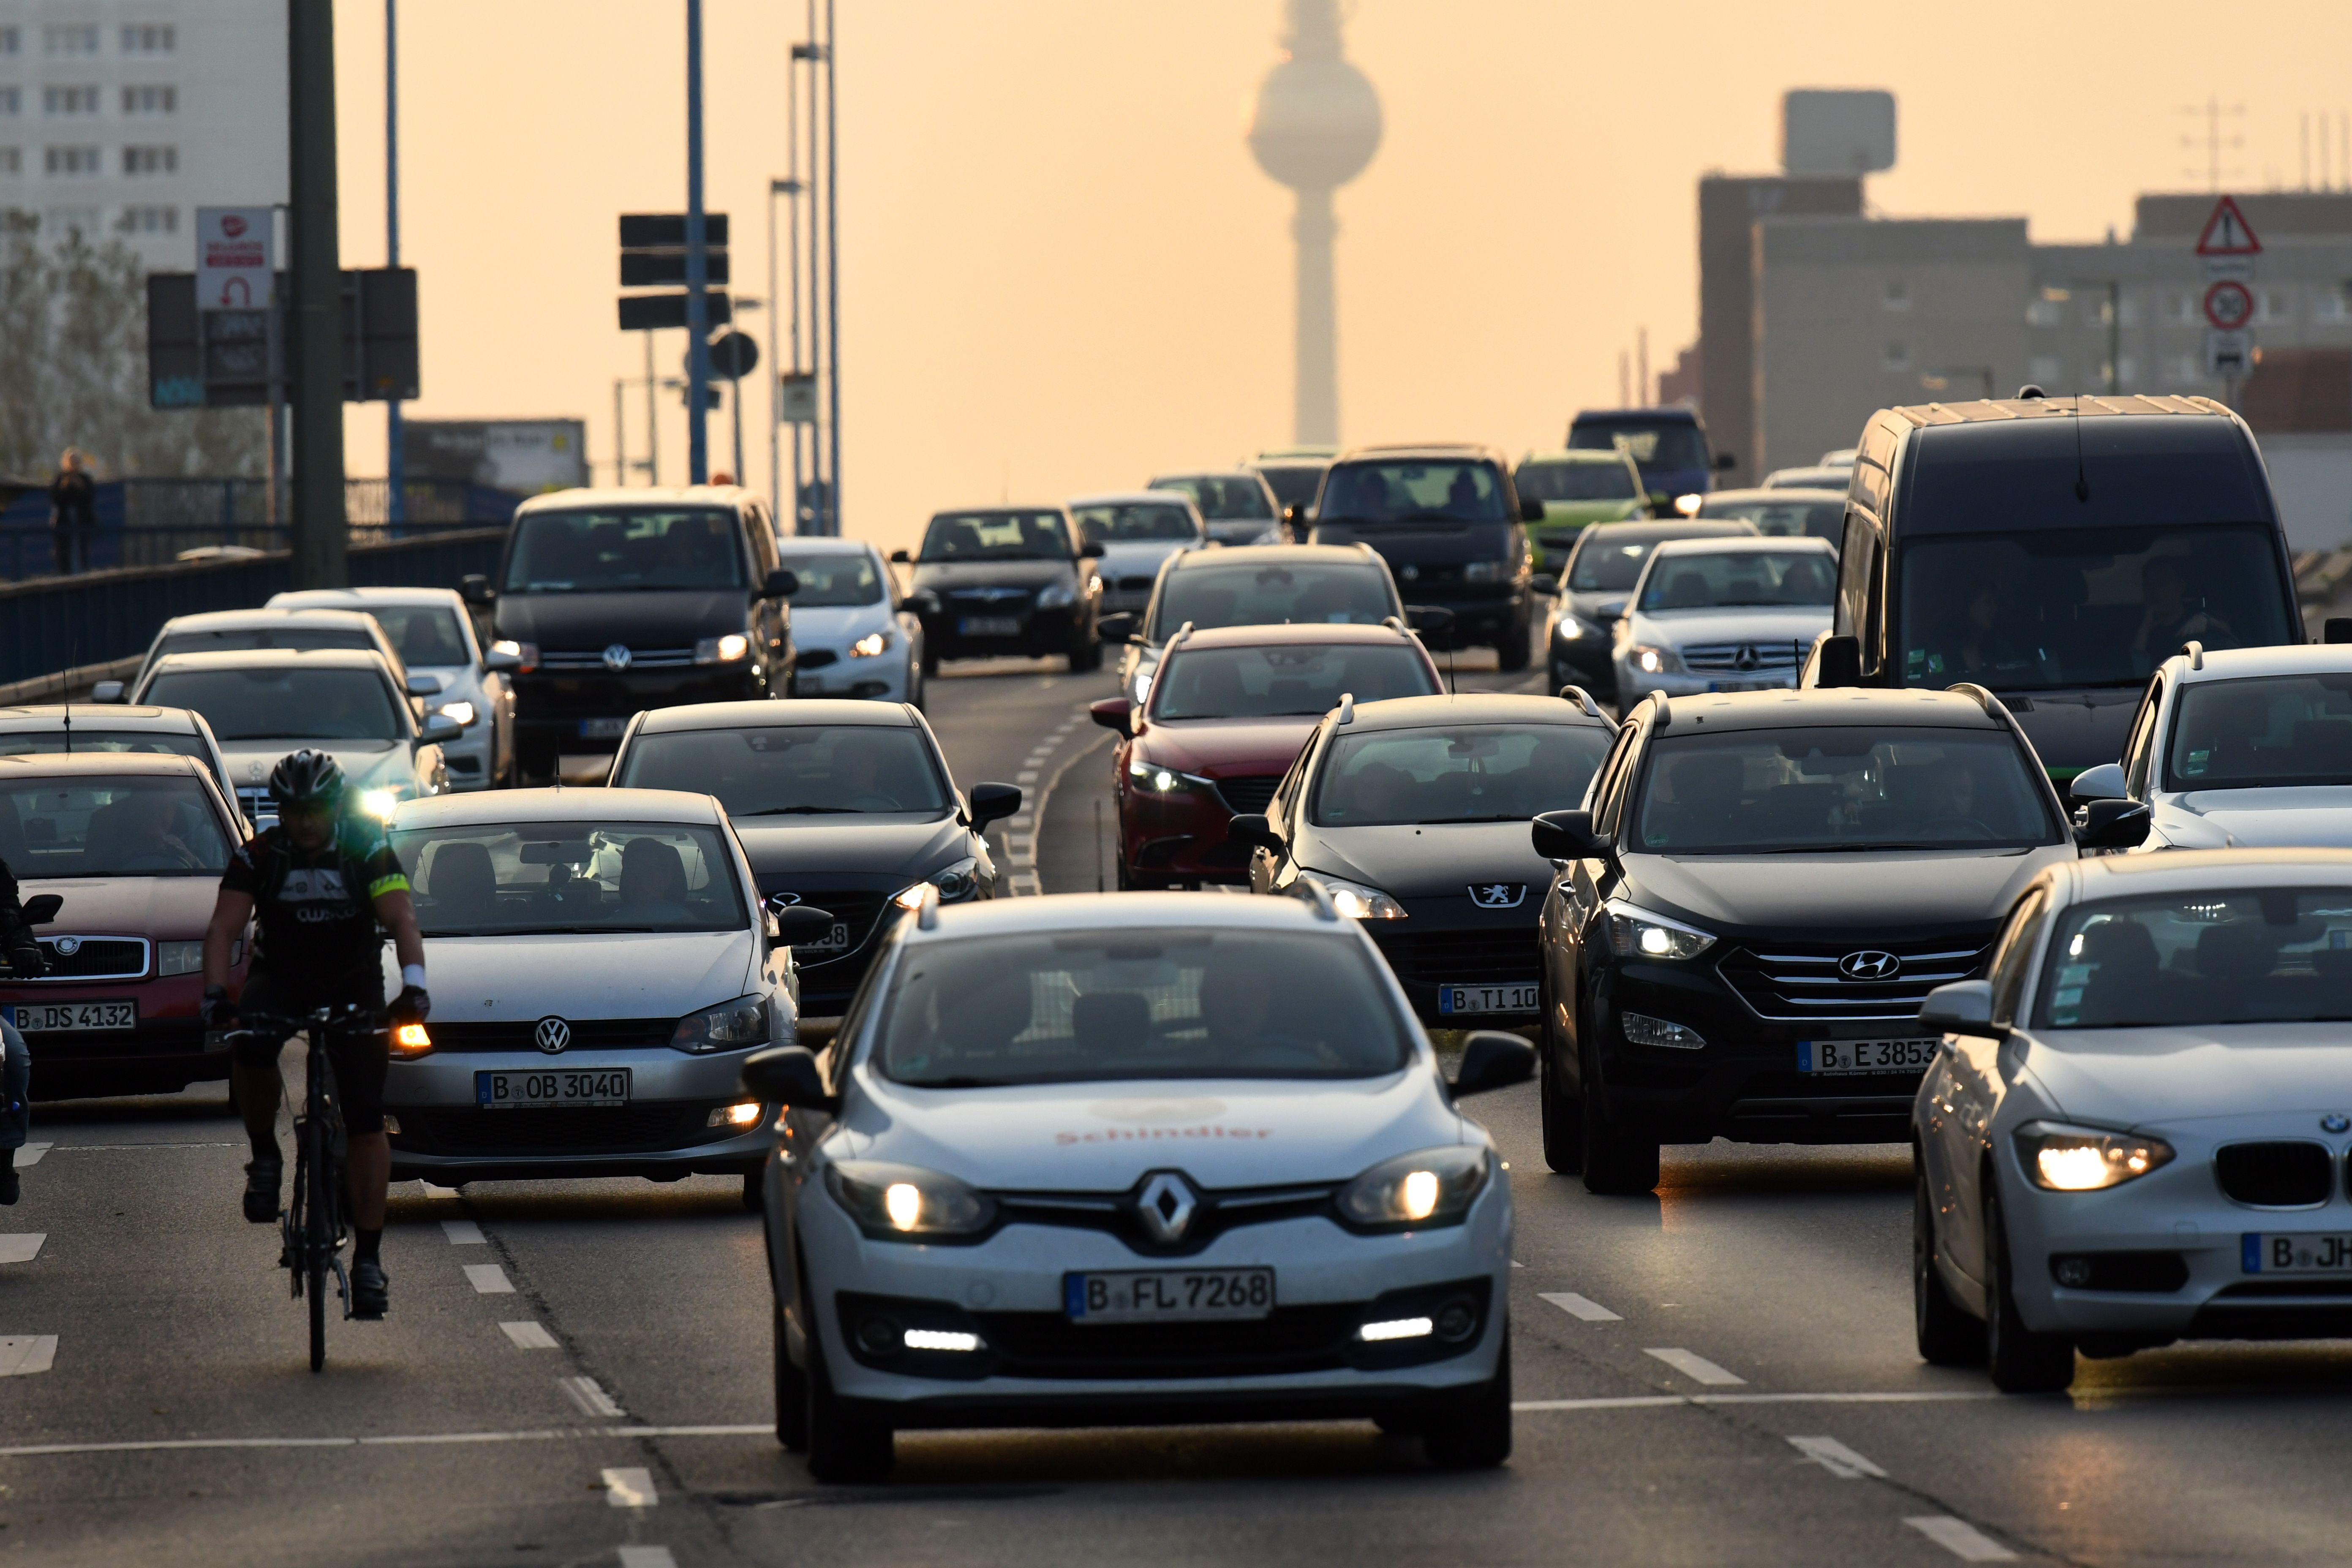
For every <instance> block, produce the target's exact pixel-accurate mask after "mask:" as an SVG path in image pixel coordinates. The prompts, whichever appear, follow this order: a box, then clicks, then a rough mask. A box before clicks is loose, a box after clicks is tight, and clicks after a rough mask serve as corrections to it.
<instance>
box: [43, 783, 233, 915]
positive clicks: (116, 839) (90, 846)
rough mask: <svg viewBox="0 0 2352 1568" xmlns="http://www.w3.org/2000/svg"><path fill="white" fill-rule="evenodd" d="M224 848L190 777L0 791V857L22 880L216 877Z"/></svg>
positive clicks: (206, 799)
mask: <svg viewBox="0 0 2352 1568" xmlns="http://www.w3.org/2000/svg"><path fill="white" fill-rule="evenodd" d="M228 851H229V841H228V836H227V835H226V834H225V833H224V832H223V831H222V830H221V821H220V816H219V814H218V811H217V809H216V808H215V806H214V805H213V802H212V799H211V797H210V796H209V795H207V794H206V793H205V788H204V786H203V785H202V784H198V783H196V781H195V780H194V779H186V778H168V777H157V776H154V775H152V774H149V775H132V776H129V777H122V778H108V777H104V776H97V777H93V776H90V775H89V774H80V775H77V776H74V777H69V778H51V779H41V778H32V779H25V780H22V781H16V780H11V781H10V782H9V784H7V785H6V787H5V788H0V860H5V861H6V862H7V864H8V867H9V868H10V869H11V870H13V871H14V872H16V875H17V876H18V877H21V878H28V879H29V878H35V877H199V876H205V875H210V876H215V877H217V876H219V875H220V874H221V872H223V871H224V870H226V869H227V868H228ZM80 918H84V919H87V918H89V917H88V916H86V915H85V916H83V917H80ZM131 929H132V930H134V931H135V930H137V929H138V928H137V927H136V926H133V927H132V928H131Z"/></svg>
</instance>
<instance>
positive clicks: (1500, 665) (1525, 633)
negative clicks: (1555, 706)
mask: <svg viewBox="0 0 2352 1568" xmlns="http://www.w3.org/2000/svg"><path fill="white" fill-rule="evenodd" d="M1535 637H1536V631H1535V625H1534V622H1533V620H1532V618H1531V617H1529V616H1518V617H1517V618H1516V619H1514V620H1513V621H1512V622H1511V624H1510V626H1508V628H1507V629H1506V630H1505V631H1504V633H1503V640H1502V641H1500V642H1498V643H1496V645H1495V668H1496V669H1499V670H1502V671H1503V672H1504V673H1506V674H1516V673H1517V671H1519V670H1522V669H1525V668H1527V667H1528V665H1530V664H1533V663H1534V662H1535ZM1552 689H1553V690H1555V691H1557V690H1559V687H1557V686H1555V687H1553V688H1552Z"/></svg>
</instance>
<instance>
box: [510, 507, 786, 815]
mask: <svg viewBox="0 0 2352 1568" xmlns="http://www.w3.org/2000/svg"><path fill="white" fill-rule="evenodd" d="M799 586H800V584H799V581H798V579H796V578H795V577H794V576H793V574H791V573H790V572H786V571H783V570H782V569H781V568H780V567H779V566H778V564H777V554H776V533H775V529H774V528H773V526H772V525H771V524H770V522H769V521H768V511H767V507H766V505H765V503H763V502H762V501H761V500H759V498H758V497H756V496H754V495H752V494H751V492H750V491H748V490H740V489H731V488H725V487H705V488H697V489H613V490H560V491H557V492H556V493H554V494H552V495H544V496H535V497H533V498H532V499H530V500H527V501H525V502H523V504H522V505H521V506H520V508H518V509H517V510H516V511H515V519H514V525H513V527H512V528H511V529H509V531H508V533H507V542H506V549H505V552H504V555H503V558H502V559H501V560H500V561H499V575H498V580H497V585H496V586H495V587H493V586H492V584H490V582H489V581H488V580H487V579H484V578H481V577H468V578H467V579H466V582H465V595H466V597H467V601H468V602H470V603H472V604H475V605H491V606H492V608H491V625H492V627H493V633H492V635H493V636H494V637H496V638H497V639H498V640H497V644H496V647H497V648H498V649H499V650H501V651H504V652H508V653H511V654H513V655H515V656H516V657H517V658H519V659H520V661H521V667H520V668H519V669H518V670H517V671H516V672H515V674H514V675H513V676H512V677H511V679H513V681H514V686H515V762H516V770H517V772H518V773H520V774H521V775H522V776H523V778H524V780H525V781H526V782H541V781H544V780H547V779H549V778H552V777H554V776H556V775H557V773H558V771H559V770H560V769H562V767H563V759H564V758H565V757H567V756H584V757H590V758H594V757H599V756H609V755H611V753H612V752H613V750H614V747H615V746H617V745H618V744H619V743H620V740H621V732H622V731H624V730H625V729H626V728H627V727H628V722H629V720H630V718H631V717H632V716H633V715H635V714H636V713H639V712H641V711H643V710H646V709H648V708H669V707H674V706H676V705H677V704H679V703H682V702H724V701H730V700H738V699H742V698H753V697H767V696H770V695H777V696H781V695H782V694H784V693H786V692H789V691H790V690H792V689H793V643H792V620H791V616H792V610H791V607H790V605H788V604H787V603H786V601H787V600H788V599H789V598H790V597H791V596H792V595H793V593H794V592H795V591H796V590H797V589H798V588H799Z"/></svg>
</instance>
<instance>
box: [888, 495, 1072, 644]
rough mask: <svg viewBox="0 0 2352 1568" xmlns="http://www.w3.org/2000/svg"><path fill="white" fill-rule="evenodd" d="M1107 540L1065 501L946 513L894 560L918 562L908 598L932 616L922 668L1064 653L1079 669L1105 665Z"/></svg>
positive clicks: (925, 628)
mask: <svg viewBox="0 0 2352 1568" xmlns="http://www.w3.org/2000/svg"><path fill="white" fill-rule="evenodd" d="M1102 553H1103V547H1102V546H1101V545H1099V544H1097V543H1094V542H1091V541H1089V540H1087V538H1086V537H1085V535H1083V534H1082V533H1080V532H1079V531H1078V525H1077V523H1076V521H1073V520H1072V519H1071V517H1070V514H1069V512H1068V510H1066V509H1065V508H1062V507H1058V506H1000V507H975V508H971V509H969V510H962V511H943V512H940V513H939V514H938V515H937V516H935V517H933V518H932V519H931V521H930V525H929V527H927V528H925V529H924V530H923V544H922V548H921V549H920V550H919V551H917V552H915V553H914V554H913V555H912V556H909V555H908V553H907V552H905V551H903V550H894V551H892V552H890V559H891V560H892V561H894V562H896V563H898V564H900V565H902V566H903V565H912V566H913V567H914V569H915V580H914V584H913V590H912V593H911V595H909V596H910V598H911V599H912V601H913V603H914V605H915V609H916V612H917V613H918V614H919V615H920V616H922V617H923V673H924V674H925V675H934V674H937V673H938V672H939V668H940V660H941V659H943V658H989V657H992V656H994V655H999V654H1019V655H1025V656H1027V657H1029V658H1040V657H1051V656H1054V655H1059V656H1061V657H1063V658H1067V659H1068V660H1069V662H1070V668H1072V669H1073V670H1088V669H1097V668H1101V666H1102V640H1101V638H1100V637H1099V636H1098V635H1097V627H1096V623H1097V620H1098V618H1099V617H1100V616H1101V613H1102V592H1103V589H1102V579H1101V577H1100V575H1099V574H1097V571H1096V569H1095V563H1096V561H1097V560H1099V559H1100V558H1101V556H1102Z"/></svg>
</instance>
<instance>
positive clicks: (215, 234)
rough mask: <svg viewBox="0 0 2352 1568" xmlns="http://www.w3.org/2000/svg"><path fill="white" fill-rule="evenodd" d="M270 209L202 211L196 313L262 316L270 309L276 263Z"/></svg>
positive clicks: (198, 213)
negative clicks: (243, 312) (272, 252)
mask: <svg viewBox="0 0 2352 1568" xmlns="http://www.w3.org/2000/svg"><path fill="white" fill-rule="evenodd" d="M274 216H275V215H274V214H273V213H272V211H271V209H269V208H268V207H198V208H197V209H196V309H197V310H263V309H266V308H267V307H268V304H269V295H270V279H271V278H272V276H273V275H274V271H275V263H274V262H273V261H272V259H271V257H270V254H269V253H270V232H271V227H272V223H271V220H272V218H273V217H274Z"/></svg>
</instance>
